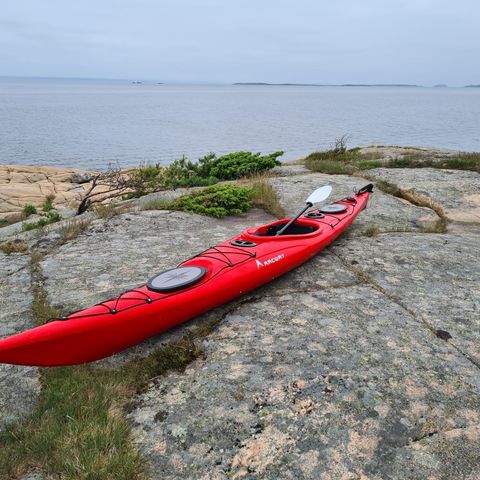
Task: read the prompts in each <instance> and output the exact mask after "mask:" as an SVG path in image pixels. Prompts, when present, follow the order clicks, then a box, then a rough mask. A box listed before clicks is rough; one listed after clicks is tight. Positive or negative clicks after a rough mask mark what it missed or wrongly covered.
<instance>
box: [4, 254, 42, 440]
mask: <svg viewBox="0 0 480 480" xmlns="http://www.w3.org/2000/svg"><path fill="white" fill-rule="evenodd" d="M31 303H32V294H31V279H30V257H29V256H27V255H21V254H18V253H15V254H11V255H5V254H4V253H2V252H0V338H4V337H7V336H9V335H13V334H15V333H18V332H20V331H22V330H26V329H28V328H32V327H33V326H34V323H33V319H32V316H31V313H30V307H31ZM39 391H40V381H39V375H38V369H36V368H31V367H18V366H14V365H2V364H0V432H1V431H2V430H3V429H4V428H5V427H6V426H8V425H10V424H12V423H13V422H15V421H17V420H19V419H22V418H25V417H26V416H27V415H28V414H29V413H30V412H31V411H32V408H33V406H34V405H35V402H36V399H37V396H38V394H39Z"/></svg>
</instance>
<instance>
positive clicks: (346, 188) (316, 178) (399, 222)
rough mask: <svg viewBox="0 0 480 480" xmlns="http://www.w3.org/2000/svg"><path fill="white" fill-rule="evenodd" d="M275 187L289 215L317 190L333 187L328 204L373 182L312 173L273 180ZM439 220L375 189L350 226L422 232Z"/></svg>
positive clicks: (361, 229)
mask: <svg viewBox="0 0 480 480" xmlns="http://www.w3.org/2000/svg"><path fill="white" fill-rule="evenodd" d="M269 183H270V184H271V185H272V186H273V188H274V189H275V191H276V192H277V195H278V197H279V199H280V203H281V204H282V205H283V207H284V208H285V210H286V212H287V214H289V215H293V214H294V213H296V211H298V209H299V208H301V206H302V205H304V202H305V200H306V199H307V197H308V196H309V195H310V193H311V192H313V191H314V190H315V189H316V188H318V187H321V186H323V185H331V186H332V187H333V192H332V194H331V196H330V198H329V199H328V200H327V201H326V202H325V203H329V202H334V201H336V200H340V199H342V198H344V197H346V196H349V195H352V194H353V193H354V192H355V191H357V190H358V189H360V188H362V187H363V186H365V185H367V184H368V183H371V182H370V181H369V180H366V179H363V178H358V177H351V176H348V175H327V174H323V173H310V174H308V175H296V176H292V177H282V178H272V179H269ZM437 219H438V217H437V216H436V215H435V214H434V212H433V211H432V210H430V209H429V208H423V207H417V206H415V205H412V204H410V203H408V202H406V201H404V200H401V199H399V198H396V197H392V196H391V195H386V194H384V193H383V192H381V191H379V190H378V189H376V190H375V191H374V194H373V195H372V196H371V197H370V200H369V202H368V207H367V209H366V210H365V211H363V212H362V213H360V214H359V215H358V217H357V218H356V219H355V222H354V223H353V224H352V225H351V226H350V227H349V230H348V231H350V232H356V233H362V232H365V231H366V230H368V229H371V228H374V229H377V230H379V231H381V232H388V231H399V230H400V231H401V230H407V231H410V230H419V229H421V228H423V227H425V226H429V225H432V224H434V223H435V221H436V220H437Z"/></svg>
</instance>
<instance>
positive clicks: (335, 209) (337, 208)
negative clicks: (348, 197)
mask: <svg viewBox="0 0 480 480" xmlns="http://www.w3.org/2000/svg"><path fill="white" fill-rule="evenodd" d="M346 209H347V207H346V206H345V205H341V204H340V203H332V204H331V205H325V206H324V207H322V208H321V209H320V211H321V212H322V213H342V212H344V211H345V210H346Z"/></svg>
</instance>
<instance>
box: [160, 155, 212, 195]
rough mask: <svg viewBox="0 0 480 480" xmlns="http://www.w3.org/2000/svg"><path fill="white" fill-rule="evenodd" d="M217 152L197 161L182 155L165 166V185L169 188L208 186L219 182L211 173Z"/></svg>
mask: <svg viewBox="0 0 480 480" xmlns="http://www.w3.org/2000/svg"><path fill="white" fill-rule="evenodd" d="M214 159H215V154H214V153H211V154H209V155H206V156H205V157H203V158H201V159H200V160H199V161H198V162H197V163H194V162H191V161H190V160H187V158H186V157H182V158H180V159H179V160H175V161H174V162H172V163H171V164H170V165H169V166H168V167H166V168H165V186H166V187H168V188H182V187H206V186H209V185H213V184H214V183H217V182H218V178H215V177H213V176H212V175H211V174H210V170H211V164H212V161H213V160H214Z"/></svg>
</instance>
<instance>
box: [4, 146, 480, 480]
mask: <svg viewBox="0 0 480 480" xmlns="http://www.w3.org/2000/svg"><path fill="white" fill-rule="evenodd" d="M439 155H440V153H439ZM281 168H282V169H283V168H284V167H281ZM296 168H297V167H296V166H295V169H292V172H290V173H291V174H289V175H287V174H286V172H285V170H282V171H281V172H278V176H276V177H272V178H270V179H269V181H270V182H271V183H272V185H273V186H274V188H275V190H276V191H277V192H278V194H279V196H280V200H281V202H282V204H283V206H284V207H285V208H286V209H287V211H288V212H289V213H293V212H294V211H295V210H296V209H297V208H299V206H300V205H301V204H302V203H303V201H304V200H305V198H306V197H307V196H308V194H309V193H310V192H311V191H312V190H314V189H315V188H316V187H318V186H321V185H325V184H331V185H333V187H334V193H333V194H332V197H331V199H332V201H333V200H335V199H337V198H339V197H343V196H346V195H349V194H351V193H352V191H353V188H354V187H355V188H359V187H362V186H363V185H364V184H366V183H369V182H368V180H364V179H360V178H355V177H349V176H340V175H335V176H330V175H324V174H313V173H308V174H307V173H304V172H303V171H301V170H297V169H296ZM430 170H431V169H421V170H415V171H413V172H412V171H407V169H400V170H399V169H395V170H385V169H378V170H376V171H373V174H374V175H376V176H377V177H379V178H384V179H386V180H388V181H392V183H396V184H398V185H400V186H402V187H404V188H406V187H408V188H412V189H416V191H418V192H419V193H422V194H425V195H428V196H430V197H431V198H432V199H434V200H435V201H439V203H442V201H443V203H442V205H443V206H444V208H445V209H446V210H447V213H448V214H449V215H451V214H452V213H451V212H452V211H453V212H455V211H456V210H459V209H462V210H463V209H464V207H465V208H468V199H469V198H470V197H469V196H470V195H472V194H475V189H476V188H477V183H476V182H477V180H476V178H477V177H476V174H472V173H471V172H467V173H466V172H453V173H450V172H446V171H436V170H434V171H430ZM371 172H372V171H370V172H369V173H371ZM448 185H452V186H453V187H452V188H447V187H448ZM440 199H442V201H440ZM134 208H137V207H135V206H134ZM472 208H473V207H472ZM455 219H458V217H455ZM270 220H271V217H269V216H268V215H266V214H265V213H263V212H261V211H252V212H250V213H249V214H248V215H246V216H244V217H235V218H228V219H224V220H214V219H210V218H206V217H199V216H196V215H188V214H184V213H180V212H167V211H158V210H157V211H140V212H131V213H125V214H122V215H119V216H116V217H113V218H110V219H97V220H94V221H93V222H92V223H91V224H90V226H89V227H87V229H86V230H84V231H83V232H82V233H81V234H80V235H79V236H78V237H76V238H75V239H73V240H71V241H69V242H67V243H65V244H64V245H62V246H60V247H55V248H53V247H52V246H55V245H56V244H55V242H56V241H58V239H59V234H58V233H55V232H52V233H50V234H48V235H47V236H46V237H43V238H40V237H39V238H35V239H33V240H31V241H29V242H30V245H31V246H32V247H33V248H35V249H40V250H41V251H42V252H43V253H44V254H45V256H44V258H43V261H42V262H41V263H40V272H41V274H42V276H43V286H44V288H45V289H46V291H47V293H48V297H49V300H50V301H51V303H53V304H54V305H57V306H61V307H63V308H64V309H76V308H84V307H86V306H89V305H91V304H93V303H95V302H98V301H100V300H103V299H105V298H108V297H109V296H112V295H116V294H118V293H120V292H121V291H123V290H125V289H127V288H130V287H132V286H135V285H137V284H140V283H142V282H143V281H144V280H145V279H146V278H148V277H150V276H151V275H152V273H155V272H156V271H160V270H163V269H166V268H169V267H172V266H174V265H176V264H177V263H179V262H181V261H183V260H185V259H186V258H188V257H189V256H191V255H194V254H196V253H198V252H199V251H201V250H202V249H204V248H207V247H208V246H210V245H212V244H215V243H217V242H219V241H222V240H224V239H226V238H228V237H230V236H232V235H233V234H234V233H236V232H239V231H241V230H242V229H243V228H245V227H246V226H251V225H253V224H261V223H265V222H268V221H270ZM435 220H436V216H435V214H434V213H433V212H432V210H431V209H428V208H420V207H416V206H414V205H412V204H410V203H408V202H406V201H402V200H399V199H397V198H394V197H392V196H390V195H386V194H383V193H381V192H378V191H377V192H376V193H375V194H374V196H373V198H372V201H371V202H370V205H369V207H368V208H367V210H366V211H364V212H362V213H361V214H360V215H359V217H358V218H357V219H356V221H355V222H354V224H353V225H352V227H351V228H350V233H354V234H349V235H344V236H343V237H341V238H339V239H338V240H337V242H336V243H335V244H334V245H333V246H331V247H329V248H327V249H326V250H324V251H323V252H322V253H321V254H319V255H318V256H317V257H315V258H314V259H312V260H311V261H310V262H308V263H306V264H305V265H303V266H302V267H300V268H298V269H296V270H294V271H293V272H290V273H289V274H287V275H285V276H284V277H282V278H280V279H278V280H276V281H275V282H272V283H270V284H269V285H266V286H264V287H263V288H261V289H259V290H257V291H255V292H253V293H252V294H250V295H249V296H246V297H244V298H241V299H238V300H237V301H235V302H232V303H230V304H228V305H225V306H224V307H222V308H221V309H217V310H214V311H213V312H210V313H209V314H208V315H204V316H201V317H199V318H198V319H195V320H194V321H193V322H189V323H187V324H186V325H183V326H181V327H179V328H178V329H176V330H175V331H173V332H171V333H169V334H166V335H161V336H159V337H157V338H154V339H151V340H150V341H147V342H144V343H143V344H141V345H138V346H137V347H135V348H133V349H130V350H128V351H126V352H125V353H122V354H119V355H117V356H114V357H112V358H111V359H109V360H108V361H104V362H101V363H100V365H103V364H105V363H106V364H108V365H113V366H115V365H118V364H119V363H120V362H122V361H124V360H125V359H126V358H131V357H132V356H133V355H145V354H146V353H148V352H150V351H152V349H154V348H156V347H158V346H159V345H161V344H163V343H166V342H169V341H170V340H171V339H172V338H176V336H178V335H182V334H183V333H185V331H186V329H189V328H192V325H198V324H199V323H202V322H207V321H210V320H211V319H213V318H222V319H223V320H222V321H221V322H220V323H219V325H218V326H217V328H216V329H215V330H214V331H213V332H212V333H210V334H209V335H207V336H206V337H204V338H203V340H202V341H203V348H204V351H205V354H204V355H202V356H201V357H200V358H198V359H197V360H195V361H194V362H192V363H191V364H190V365H189V366H188V367H187V368H186V370H185V371H184V372H173V373H170V374H168V375H166V376H163V377H159V378H156V379H154V380H153V381H152V382H151V385H150V387H149V389H148V390H147V391H146V392H145V393H144V394H143V395H141V396H139V397H138V398H136V399H135V401H134V402H132V404H133V405H134V408H133V410H132V411H131V413H130V418H131V420H132V422H133V438H134V441H135V444H136V445H137V447H138V449H139V450H140V452H141V453H142V454H143V455H144V456H145V458H146V459H147V462H148V465H149V467H150V477H151V478H152V480H156V479H162V480H164V479H174V478H175V479H176V478H185V479H195V480H197V479H230V478H245V479H277V478H281V479H289V478H291V479H313V478H315V479H317V478H318V479H324V480H329V479H345V480H347V479H348V480H357V479H359V480H366V479H370V480H394V479H395V480H397V479H400V480H407V479H408V480H417V479H420V478H421V479H423V478H425V479H429V480H450V479H452V478H454V479H459V480H460V479H464V480H476V479H477V478H478V472H479V471H480V455H479V452H480V349H479V345H480V302H479V300H478V299H479V298H480V287H479V286H480V262H479V260H478V259H479V258H480V242H479V241H478V238H479V237H478V233H479V231H478V226H477V224H476V223H475V222H474V221H472V229H473V230H472V231H462V232H460V233H456V232H455V233H454V232H453V231H449V232H448V233H446V234H432V233H428V234H427V233H422V227H423V226H428V224H429V222H434V221H435ZM469 221H470V220H469ZM372 227H375V228H376V230H378V231H379V232H384V233H380V234H379V235H377V234H376V233H375V232H374V233H373V236H367V235H364V233H368V231H369V229H371V228H372ZM475 229H476V230H475ZM401 230H407V231H408V232H403V233H402V232H400V231H401ZM452 230H454V229H452ZM370 234H371V233H369V235H370ZM352 237H353V238H352ZM0 257H1V258H0V273H1V276H0V293H1V294H2V296H1V299H0V301H2V302H3V303H2V309H1V310H0V332H1V333H0V335H2V336H3V335H7V334H9V333H11V332H13V331H17V330H21V329H24V328H28V326H30V325H31V322H32V319H31V317H30V313H29V309H30V303H31V295H29V293H28V292H29V283H30V270H29V268H28V262H29V257H28V256H26V255H20V254H12V255H9V256H6V255H3V254H1V253H0ZM18 285H24V286H25V287H22V288H24V289H25V291H23V290H19V289H18ZM12 292H13V293H12ZM2 368H3V369H4V370H1V369H2ZM6 368H7V369H8V371H7V370H6V369H5V367H0V425H1V422H3V421H4V420H5V418H6V419H7V420H8V421H10V419H9V418H8V415H9V414H10V413H11V412H12V411H13V412H15V413H14V416H12V417H11V419H13V418H21V416H22V415H24V414H25V413H26V412H28V411H29V409H31V406H32V401H31V399H34V398H35V394H36V393H37V392H38V376H37V373H36V370H35V369H24V368H23V367H6ZM19 385H20V387H19ZM24 392H25V393H24ZM25 399H29V402H30V403H28V402H26V403H25ZM22 402H23V403H22ZM17 407H20V408H18V411H17V410H13V409H14V408H17ZM0 428H1V426H0Z"/></svg>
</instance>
